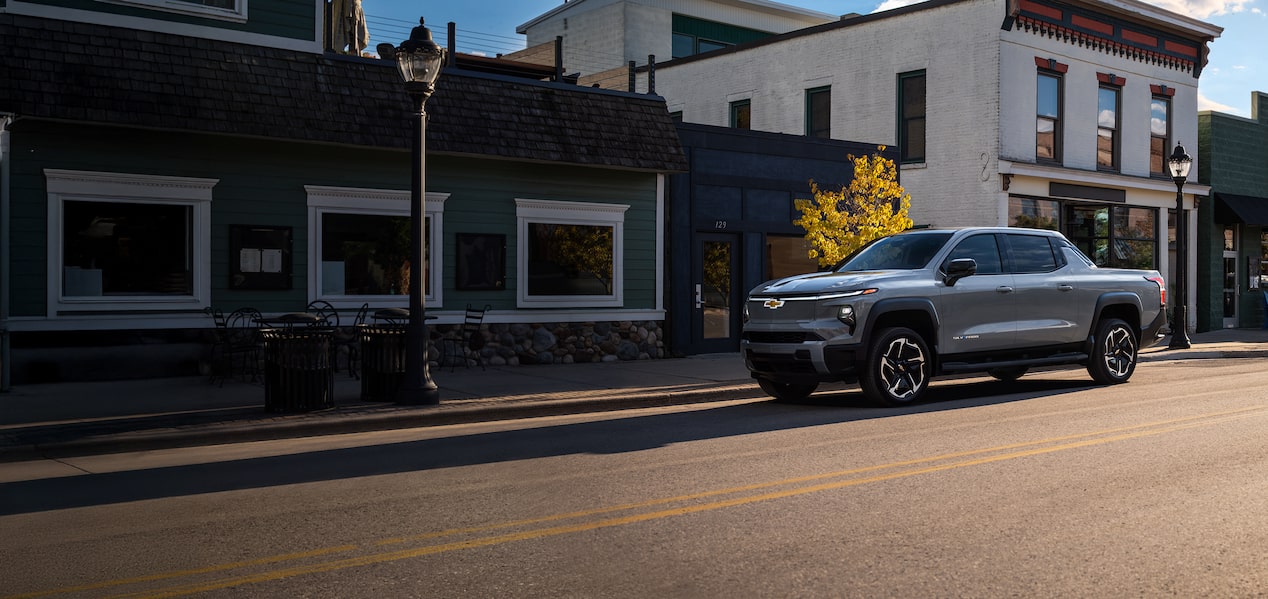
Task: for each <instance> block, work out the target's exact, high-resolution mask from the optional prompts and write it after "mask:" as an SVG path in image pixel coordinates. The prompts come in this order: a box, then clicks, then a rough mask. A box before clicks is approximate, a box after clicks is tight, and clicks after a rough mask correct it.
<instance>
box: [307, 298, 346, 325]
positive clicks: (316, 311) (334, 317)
mask: <svg viewBox="0 0 1268 599" xmlns="http://www.w3.org/2000/svg"><path fill="white" fill-rule="evenodd" d="M304 311H305V312H307V313H309V314H313V315H316V316H317V318H319V319H320V320H319V321H318V323H317V324H319V325H321V326H326V327H334V328H336V329H337V328H339V311H338V310H336V309H335V307H334V306H332V305H330V302H328V301H325V300H313V301H311V302H308V307H307V308H305V309H304Z"/></svg>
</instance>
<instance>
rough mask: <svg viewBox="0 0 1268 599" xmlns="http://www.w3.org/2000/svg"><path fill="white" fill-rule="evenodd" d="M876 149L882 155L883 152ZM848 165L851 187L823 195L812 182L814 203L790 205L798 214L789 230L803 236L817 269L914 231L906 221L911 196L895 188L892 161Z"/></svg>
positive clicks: (874, 157)
mask: <svg viewBox="0 0 1268 599" xmlns="http://www.w3.org/2000/svg"><path fill="white" fill-rule="evenodd" d="M878 149H879V150H880V151H881V152H883V151H885V146H880V147H879V148H878ZM848 159H849V160H851V161H853V162H854V180H853V181H850V184H849V186H847V187H842V188H841V189H840V190H839V191H827V190H824V189H820V188H819V186H818V185H816V184H815V182H814V181H811V182H810V191H811V192H813V193H814V199H813V200H797V201H796V202H794V203H793V205H794V206H796V207H797V210H800V211H801V218H798V219H797V220H795V221H793V224H794V225H798V226H800V227H801V228H803V229H805V230H806V241H807V242H809V243H810V247H811V249H810V258H811V259H817V260H818V261H819V266H830V265H833V264H836V263H837V262H840V261H841V260H842V259H843V258H845V257H846V256H848V255H850V253H851V252H853V251H854V250H857V249H859V248H860V247H863V245H864V244H866V243H867V242H869V241H871V240H873V239H876V238H878V237H884V236H886V235H892V234H894V233H898V232H900V231H905V230H907V229H910V228H911V226H912V220H911V219H910V218H908V216H907V212H908V210H910V209H911V196H910V195H908V193H907V192H906V191H905V190H903V187H902V186H901V185H899V184H898V169H897V167H895V166H894V161H893V160H890V159H888V158H885V157H884V156H881V155H880V153H877V154H873V155H872V156H863V157H855V156H854V155H850V156H848Z"/></svg>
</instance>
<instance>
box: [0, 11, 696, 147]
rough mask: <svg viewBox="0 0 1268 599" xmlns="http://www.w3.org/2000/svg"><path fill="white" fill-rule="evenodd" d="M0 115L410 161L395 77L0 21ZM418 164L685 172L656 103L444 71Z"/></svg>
mask: <svg viewBox="0 0 1268 599" xmlns="http://www.w3.org/2000/svg"><path fill="white" fill-rule="evenodd" d="M0 39H3V40H5V43H4V44H0V81H3V82H4V84H3V85H0V112H10V113H15V114H17V115H18V116H19V117H30V118H45V119H58V120H69V121H83V122H92V123H99V124H100V123H108V124H112V125H121V126H134V127H145V128H158V129H170V130H181V131H195V132H202V133H213V134H223V135H240V136H250V137H266V138H274V139H285V140H293V141H301V142H314V143H332V144H343V145H351V146H363V147H370V148H397V149H405V148H409V147H410V146H411V144H412V131H411V128H412V123H413V119H414V117H413V114H412V109H411V101H410V99H409V97H408V96H407V95H406V94H405V89H404V85H403V84H402V83H401V81H400V76H399V75H398V73H397V71H396V69H395V66H394V65H393V64H391V63H389V62H387V61H384V60H374V59H365V58H357V57H345V56H338V55H322V54H313V53H308V52H299V51H292V50H283V49H276V48H265V47H260V46H250V45H245V44H235V43H230V42H222V41H215V40H207V39H201V38H191V37H184V36H177V35H169V34H163V33H154V32H148V31H140V30H134V29H125V28H119V27H104V26H100V25H94V24H87V23H74V22H69V21H58V20H51V19H42V18H35V17H26V16H21V15H11V14H0ZM436 86H437V91H436V93H435V95H433V96H432V98H431V100H429V101H428V103H427V113H428V115H429V116H430V120H429V121H428V125H427V151H428V153H429V154H457V155H468V156H481V157H491V158H503V159H510V160H525V161H537V162H541V161H545V162H554V163H564V164H576V165H587V166H599V167H609V168H620V169H633V170H645V171H657V172H675V171H684V170H686V168H687V162H686V159H685V157H684V156H683V152H682V147H681V146H680V145H679V142H678V134H677V131H676V130H675V128H674V123H673V120H672V119H671V117H670V116H669V112H668V111H667V110H666V107H665V102H664V99H663V98H661V97H659V96H653V95H642V94H631V93H626V92H617V91H611V90H601V89H596V88H586V87H577V86H575V85H569V84H566V83H551V82H541V81H534V80H528V79H517V78H512V77H507V76H499V75H488V74H483V73H476V72H472V71H462V70H457V69H446V70H445V71H443V72H442V73H441V76H440V80H439V81H438V82H437V84H436Z"/></svg>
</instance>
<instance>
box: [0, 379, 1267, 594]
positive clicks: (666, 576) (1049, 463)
mask: <svg viewBox="0 0 1268 599" xmlns="http://www.w3.org/2000/svg"><path fill="white" fill-rule="evenodd" d="M1264 369H1265V361H1264V360H1260V359H1253V360H1252V359H1246V360H1220V361H1216V360H1199V361H1188V362H1157V363H1150V364H1142V365H1141V366H1140V367H1139V369H1138V370H1137V373H1136V376H1135V378H1133V380H1132V382H1131V383H1129V384H1127V385H1122V386H1117V387H1094V386H1091V385H1090V382H1089V379H1088V377H1087V374H1086V372H1083V371H1079V370H1067V371H1052V372H1045V373H1037V374H1033V375H1027V376H1026V377H1023V378H1022V379H1021V380H1020V381H1018V382H1016V383H999V382H994V381H989V380H987V379H967V380H960V381H944V382H939V383H935V387H934V393H933V401H932V402H931V403H929V404H927V405H924V406H918V407H916V408H914V409H906V410H891V409H877V408H871V407H867V406H866V405H865V404H864V403H863V401H862V399H861V397H859V396H858V394H857V392H837V393H821V394H817V395H816V396H814V397H813V398H812V400H811V401H810V402H808V403H805V404H801V405H779V404H774V403H772V402H768V401H754V400H741V401H734V402H720V403H713V404H702V405H693V406H681V407H672V408H658V409H646V410H638V411H624V412H618V413H603V414H588V415H578V416H561V417H552V418H542V419H535V420H527V421H512V422H498V423H486V424H472V425H460V426H449V427H433V428H426V429H414V430H403V431H388V432H378V433H360V434H355V435H341V436H328V437H319V438H312V439H298V440H287V441H270V442H259V443H242V444H235V445H225V446H216V447H204V448H190V449H179V450H167V451H156V452H143V453H135V454H115V455H103V456H92V457H84V458H76V459H73V460H66V461H60V462H54V461H43V462H28V463H13V464H0V531H3V534H2V535H0V581H3V582H2V583H0V596H6V597H7V596H29V597H35V596H39V597H44V596H53V597H60V596H72V597H78V596H83V597H114V596H128V597H171V596H185V595H192V594H204V595H205V596H216V597H283V596H286V597H295V596H310V597H341V598H342V597H376V598H381V597H493V596H516V597H728V598H729V597H960V596H966V597H1002V596H1027V597H1090V596H1096V597H1121V596H1133V597H1139V596H1150V597H1152V596H1159V595H1169V596H1185V597H1196V596H1202V597H1246V596H1253V595H1257V594H1262V593H1263V592H1264V590H1265V589H1268V475H1266V474H1265V473H1266V472H1268V463H1266V462H1268V435H1265V434H1264V429H1265V426H1266V425H1268V402H1265V399H1268V391H1266V390H1265V389H1264V383H1265V380H1264V375H1263V371H1264Z"/></svg>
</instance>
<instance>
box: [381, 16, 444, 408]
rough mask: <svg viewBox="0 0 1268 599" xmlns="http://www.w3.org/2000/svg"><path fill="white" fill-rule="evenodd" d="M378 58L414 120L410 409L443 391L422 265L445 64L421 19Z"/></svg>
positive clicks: (403, 396)
mask: <svg viewBox="0 0 1268 599" xmlns="http://www.w3.org/2000/svg"><path fill="white" fill-rule="evenodd" d="M378 49H379V52H380V55H382V56H384V57H387V56H389V55H390V56H391V57H392V58H393V59H394V60H395V61H396V67H397V69H398V70H399V71H400V74H401V79H403V80H404V81H405V91H406V93H408V94H409V96H410V99H411V100H413V102H414V106H415V111H414V116H415V117H416V119H415V122H414V147H413V153H412V156H411V160H410V164H411V171H412V175H413V178H412V184H411V186H410V202H409V217H410V231H411V234H412V238H411V240H410V241H411V243H410V261H409V264H410V268H409V322H408V324H406V325H405V378H404V380H402V381H401V386H400V389H399V391H398V392H397V397H396V402H397V403H400V404H410V405H427V404H438V403H440V390H439V389H438V388H437V387H436V383H435V381H433V380H432V379H431V373H430V372H429V370H428V366H427V324H426V321H425V319H424V317H425V313H424V310H425V309H426V308H425V307H424V305H423V304H424V295H425V290H424V281H423V277H424V276H425V274H424V273H426V272H427V271H428V269H427V268H426V267H425V266H424V265H425V264H426V263H425V260H426V251H425V245H426V243H427V212H426V206H425V204H424V202H425V197H426V194H427V185H426V175H427V165H426V160H427V150H426V146H427V111H426V104H427V99H428V98H430V97H431V95H432V92H434V91H435V89H436V87H435V83H436V78H437V77H439V76H440V68H441V65H443V64H444V61H445V49H444V48H441V47H440V46H439V45H438V44H437V43H436V42H434V41H432V39H431V30H430V29H428V28H427V27H426V22H425V21H424V20H423V19H422V18H420V19H419V20H418V27H415V28H414V29H413V31H411V32H410V36H409V39H407V40H405V41H403V42H401V45H400V46H397V47H396V48H392V47H391V46H390V45H389V44H380V45H379V47H378Z"/></svg>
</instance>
